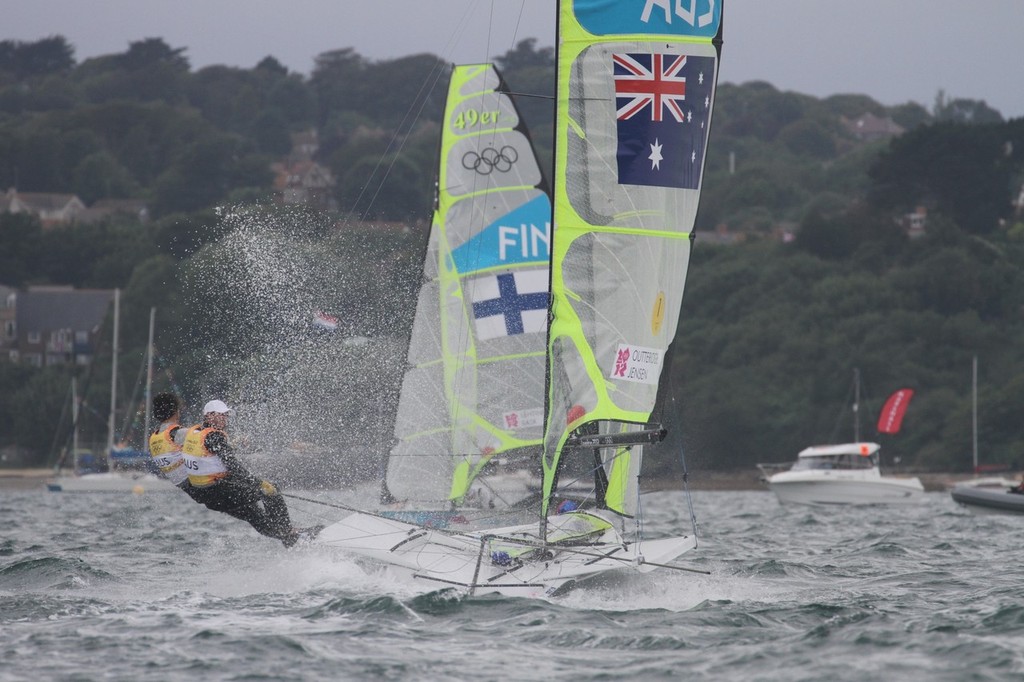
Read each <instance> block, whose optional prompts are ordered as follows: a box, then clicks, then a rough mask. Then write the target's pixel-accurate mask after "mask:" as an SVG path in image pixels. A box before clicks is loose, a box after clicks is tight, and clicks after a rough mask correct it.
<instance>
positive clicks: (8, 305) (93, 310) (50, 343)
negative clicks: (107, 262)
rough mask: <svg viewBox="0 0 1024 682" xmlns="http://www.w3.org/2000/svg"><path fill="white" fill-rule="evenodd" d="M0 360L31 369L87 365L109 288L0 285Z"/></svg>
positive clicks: (109, 296)
mask: <svg viewBox="0 0 1024 682" xmlns="http://www.w3.org/2000/svg"><path fill="white" fill-rule="evenodd" d="M0 296H2V300H0V323H2V324H3V331H2V333H0V360H6V361H8V362H15V363H24V364H27V365H32V366H34V367H43V366H46V367H49V366H52V365H65V364H72V363H74V364H76V365H88V364H89V363H90V362H92V359H93V356H94V355H95V354H96V347H97V340H98V335H99V333H100V327H101V326H102V324H103V320H104V318H105V317H106V315H107V311H108V310H109V308H110V305H111V301H113V300H114V292H113V290H111V289H74V288H72V287H69V286H32V287H29V288H28V289H26V290H24V291H20V290H17V289H14V288H11V287H6V286H0Z"/></svg>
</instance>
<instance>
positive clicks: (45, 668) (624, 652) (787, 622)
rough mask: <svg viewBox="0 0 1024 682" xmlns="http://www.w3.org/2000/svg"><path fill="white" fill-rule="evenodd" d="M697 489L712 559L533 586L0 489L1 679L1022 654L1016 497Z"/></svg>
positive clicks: (678, 672)
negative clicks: (966, 506) (555, 591)
mask: <svg viewBox="0 0 1024 682" xmlns="http://www.w3.org/2000/svg"><path fill="white" fill-rule="evenodd" d="M692 498H693V505H694V511H695V513H696V516H697V518H698V523H699V526H698V527H699V533H700V545H699V547H698V548H697V550H695V551H694V552H692V553H690V554H688V555H686V556H685V557H684V558H683V559H684V560H682V561H681V562H680V563H681V564H682V565H685V566H686V567H688V568H693V569H698V570H700V571H706V572H707V574H703V573H692V572H683V571H670V570H659V571H656V572H654V573H651V574H647V575H630V576H627V577H618V578H611V579H607V580H604V581H602V582H600V583H598V584H594V585H590V586H586V587H580V588H577V589H576V590H575V591H572V592H570V593H569V594H567V595H566V596H564V597H559V598H555V599H550V600H541V599H513V598H505V597H497V596H482V597H466V596H464V595H463V594H461V593H460V592H458V591H456V590H450V589H436V587H433V586H431V585H424V584H411V583H403V582H398V581H396V580H395V579H392V578H390V577H389V576H388V575H387V574H386V573H384V572H381V571H378V570H375V569H374V568H373V567H370V566H365V565H361V564H359V563H357V562H356V561H354V560H353V559H352V558H351V557H349V556H346V555H345V554H343V553H341V552H339V551H336V550H330V549H326V548H320V547H316V546H299V547H296V548H293V549H291V550H288V549H285V548H284V547H283V546H281V544H280V543H278V542H276V541H273V540H269V539H266V538H263V537H260V536H258V535H257V534H256V533H255V532H254V531H252V529H251V528H249V527H248V526H247V525H246V524H244V523H242V522H240V521H237V520H235V519H232V518H229V517H227V516H225V515H223V514H217V513H214V512H211V511H208V510H206V509H205V508H203V507H200V506H199V505H197V504H195V503H193V502H192V501H191V500H189V499H188V498H187V497H185V496H184V495H176V494H174V495H167V494H148V495H147V494H143V495H130V494H124V495H121V494H69V493H49V492H46V491H44V490H38V491H36V490H31V491H24V490H22V491H9V490H0V528H2V529H3V530H2V532H0V680H3V681H4V682H6V681H8V680H33V681H36V680H204V681H208V680H405V679H409V680H474V681H479V680H555V679H564V680H634V679H635V680H648V679H672V680H675V679H687V680H830V681H835V680H886V679H891V680H1003V679H1005V680H1009V679H1021V678H1022V677H1024V605H1022V598H1021V594H1022V592H1021V585H1022V583H1024V569H1022V568H1021V565H1020V564H1021V561H1020V557H1021V553H1020V549H1019V544H1020V537H1021V534H1022V532H1024V518H1017V517H998V516H973V515H971V514H969V513H968V512H966V511H964V510H962V509H961V508H959V507H957V506H956V505H955V503H953V502H952V500H951V499H950V497H949V495H948V494H945V493H928V494H926V495H925V500H924V502H923V503H921V504H920V505H916V506H910V507H876V508H823V509H816V508H807V507H783V506H781V505H780V504H779V503H778V502H777V501H776V500H775V498H774V496H772V495H771V494H770V493H768V492H760V491H757V492H702V491H697V492H694V493H693V494H692ZM338 499H344V493H339V497H338ZM644 506H645V508H646V511H647V512H648V515H649V518H650V521H649V523H648V531H649V532H651V533H652V534H665V533H669V532H687V531H688V530H689V520H688V514H687V511H686V505H685V499H684V497H683V494H682V493H680V492H658V493H652V494H650V495H646V496H645V497H644ZM292 510H293V516H294V517H295V520H296V521H297V522H299V523H302V524H306V523H314V522H325V521H330V520H332V519H333V518H338V517H340V516H341V515H342V514H343V512H342V511H340V510H338V509H334V508H330V507H322V506H320V505H312V504H309V503H306V502H302V501H299V500H294V499H293V500H292Z"/></svg>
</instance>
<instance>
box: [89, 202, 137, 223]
mask: <svg viewBox="0 0 1024 682" xmlns="http://www.w3.org/2000/svg"><path fill="white" fill-rule="evenodd" d="M116 216H124V217H125V218H132V219H133V220H135V221H136V222H139V223H146V222H149V206H148V205H147V204H146V202H145V200H143V199H98V200H97V201H96V202H95V203H94V204H93V205H92V206H89V207H88V208H87V209H85V210H84V211H82V212H81V213H79V215H78V220H79V222H83V223H99V222H102V221H104V220H107V219H109V218H113V217H116Z"/></svg>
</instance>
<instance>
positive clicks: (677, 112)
mask: <svg viewBox="0 0 1024 682" xmlns="http://www.w3.org/2000/svg"><path fill="white" fill-rule="evenodd" d="M612 62H613V65H614V77H615V107H616V132H617V133H618V149H617V151H616V158H617V160H618V170H619V184H620V185H650V186H654V187H678V188H680V189H697V188H699V187H700V174H701V169H702V168H703V166H704V146H705V142H706V141H707V135H708V123H709V118H710V114H711V95H712V88H713V86H714V81H715V58H714V57H695V56H693V55H682V54H613V55H612Z"/></svg>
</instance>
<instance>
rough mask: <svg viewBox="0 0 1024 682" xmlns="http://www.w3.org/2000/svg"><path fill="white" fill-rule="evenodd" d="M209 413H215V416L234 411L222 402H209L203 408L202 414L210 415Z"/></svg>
mask: <svg viewBox="0 0 1024 682" xmlns="http://www.w3.org/2000/svg"><path fill="white" fill-rule="evenodd" d="M211 412H216V413H217V414H231V413H233V412H234V410H232V409H231V408H230V407H228V406H227V405H226V404H224V401H223V400H211V401H210V402H208V403H206V405H204V406H203V414H210V413H211Z"/></svg>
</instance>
